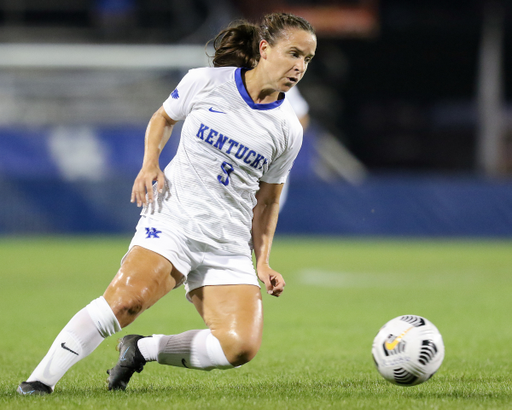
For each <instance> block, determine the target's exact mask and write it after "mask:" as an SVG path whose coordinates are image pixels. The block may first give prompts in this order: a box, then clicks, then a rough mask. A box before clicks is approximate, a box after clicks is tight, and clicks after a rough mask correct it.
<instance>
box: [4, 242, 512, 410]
mask: <svg viewBox="0 0 512 410" xmlns="http://www.w3.org/2000/svg"><path fill="white" fill-rule="evenodd" d="M128 240H129V238H74V237H65V238H29V239H24V238H20V239H16V238H4V239H0V261H1V265H0V266H1V267H0V304H1V311H2V314H3V315H2V321H1V323H2V337H1V338H0V365H1V370H2V371H1V374H0V394H1V396H0V409H27V408H29V409H32V408H33V409H127V408H129V409H130V408H133V409H152V410H154V409H204V408H211V409H329V408H332V409H391V408H400V409H443V410H444V409H510V408H512V320H511V316H512V242H511V241H491V240H489V241H469V240H468V241H455V240H453V241H449V240H438V241H427V240H412V239H411V240H396V241H395V240H360V239H354V240H351V239H291V238H282V237H278V238H276V240H275V244H274V249H273V253H272V259H271V262H272V266H273V267H274V269H277V270H279V271H280V272H281V273H282V274H283V275H284V276H285V279H286V281H287V287H286V290H285V293H284V294H283V296H282V297H281V298H278V299H277V298H273V297H270V296H267V295H264V296H263V299H264V307H265V330H264V340H263V346H262V348H261V350H260V352H259V354H258V356H257V357H256V358H255V359H254V360H253V361H252V362H251V363H249V364H247V365H245V366H243V367H241V368H239V369H234V370H230V371H212V372H199V371H193V370H187V369H181V368H173V367H167V366H161V365H158V364H153V363H151V364H148V365H147V366H146V367H145V370H144V371H143V372H142V373H141V374H136V375H135V376H134V378H133V379H132V381H131V383H130V386H129V387H128V389H127V391H125V392H109V391H107V390H106V385H105V379H106V373H105V371H106V369H108V368H110V367H111V366H112V365H113V364H114V363H115V362H116V360H117V352H116V351H115V345H116V341H117V337H116V336H114V337H112V338H110V339H107V340H106V341H105V342H104V343H103V344H102V345H101V346H100V347H99V348H98V349H97V350H96V351H95V352H94V353H93V354H92V355H91V356H89V357H88V358H87V359H85V360H83V361H81V362H79V363H78V364H77V365H76V366H75V367H73V368H72V369H71V370H70V371H69V372H68V373H67V374H66V376H65V377H64V378H63V379H62V380H61V381H60V383H59V384H58V385H57V387H56V390H55V392H54V394H52V395H50V396H45V397H22V396H19V395H18V394H17V393H16V392H15V390H16V387H17V385H18V383H19V382H21V381H23V380H25V379H26V378H27V377H28V375H29V374H30V373H31V371H32V370H33V368H34V367H35V366H36V365H37V363H38V362H39V360H40V359H41V358H42V357H43V356H44V354H45V353H46V351H47V349H48V348H49V346H50V344H51V342H52V341H53V339H54V337H55V336H56V335H57V333H58V332H59V331H60V330H61V328H62V327H63V326H64V325H65V324H66V323H67V321H68V320H69V318H70V317H71V316H72V315H73V314H74V313H76V312H77V311H78V310H79V309H81V308H82V307H84V306H85V305H86V304H87V303H89V302H90V301H91V300H92V299H94V298H96V297H98V296H100V295H101V294H102V293H103V291H104V289H105V287H106V286H107V285H108V283H109V282H110V280H111V279H112V277H113V275H114V274H115V272H116V271H117V268H118V266H119V260H120V258H121V257H122V255H123V254H124V252H125V249H126V246H127V245H128ZM402 314H417V315H422V316H425V317H427V318H428V319H430V320H431V321H432V322H433V323H434V324H435V325H436V326H437V327H438V329H439V330H440V331H441V333H442V334H443V337H444V343H445V348H446V356H445V360H444V363H443V365H442V366H441V369H440V370H439V372H438V373H437V374H436V375H435V376H434V377H433V378H432V379H431V380H430V381H428V382H427V383H425V384H423V385H420V386H416V387H410V388H404V387H398V386H394V385H391V384H390V383H388V382H386V381H385V380H384V379H382V378H381V377H380V375H379V374H378V373H377V371H376V370H375V368H374V364H373V360H372V357H371V345H372V341H373V338H374V336H375V334H376V333H377V331H378V330H379V328H380V326H382V325H383V324H384V323H385V322H387V321H388V320H390V319H392V318H394V317H396V316H399V315H402ZM202 327H204V326H203V324H202V321H201V319H200V317H199V315H198V314H197V313H196V312H195V310H194V307H193V306H192V305H191V304H190V303H188V302H187V301H186V300H185V297H184V290H183V288H181V289H178V290H175V291H173V292H171V294H169V295H168V296H167V297H166V298H164V299H162V300H161V301H160V302H159V303H158V304H157V305H155V306H154V307H152V308H151V309H150V310H148V311H147V312H146V313H144V314H143V315H142V316H141V317H140V318H139V319H138V320H137V321H136V322H135V323H134V324H132V325H131V326H130V327H128V328H127V329H125V330H123V332H121V333H120V335H125V334H128V333H141V334H151V333H165V334H173V333H179V332H182V331H185V330H188V329H192V328H202Z"/></svg>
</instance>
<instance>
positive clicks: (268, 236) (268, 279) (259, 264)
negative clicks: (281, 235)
mask: <svg viewBox="0 0 512 410" xmlns="http://www.w3.org/2000/svg"><path fill="white" fill-rule="evenodd" d="M282 189H283V184H269V183H266V182H260V189H259V191H258V192H257V194H256V200H257V203H256V206H255V207H254V210H253V214H254V216H253V221H252V240H253V246H254V254H255V256H256V271H257V272H258V277H259V279H260V280H261V281H262V282H263V283H264V284H265V288H266V290H267V293H268V294H269V295H272V296H280V295H281V293H283V290H284V286H285V284H286V283H285V281H284V279H283V276H282V275H281V274H280V273H278V272H276V271H275V270H273V269H272V268H271V267H270V264H269V260H270V249H271V248H272V241H273V239H274V232H275V230H276V226H277V217H278V215H279V198H280V196H281V191H282Z"/></svg>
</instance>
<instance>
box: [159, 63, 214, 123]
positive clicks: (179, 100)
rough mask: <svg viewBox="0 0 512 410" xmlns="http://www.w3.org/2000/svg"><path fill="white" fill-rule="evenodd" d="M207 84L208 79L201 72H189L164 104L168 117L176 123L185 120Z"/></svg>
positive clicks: (195, 70)
mask: <svg viewBox="0 0 512 410" xmlns="http://www.w3.org/2000/svg"><path fill="white" fill-rule="evenodd" d="M207 83H208V77H207V76H205V75H204V73H203V72H202V71H201V70H199V69H192V70H189V72H188V73H187V74H186V75H185V76H184V77H183V78H182V80H181V81H180V82H179V84H178V85H177V87H176V88H175V89H174V90H173V92H172V93H171V94H170V95H169V97H168V98H167V100H165V101H164V103H163V107H164V110H165V112H166V113H167V115H169V117H171V118H172V119H173V120H175V121H181V120H184V119H185V117H186V116H187V115H188V113H189V112H190V111H191V110H192V107H193V104H194V101H196V96H197V94H198V93H199V92H200V91H201V90H203V89H204V88H205V86H206V84H207Z"/></svg>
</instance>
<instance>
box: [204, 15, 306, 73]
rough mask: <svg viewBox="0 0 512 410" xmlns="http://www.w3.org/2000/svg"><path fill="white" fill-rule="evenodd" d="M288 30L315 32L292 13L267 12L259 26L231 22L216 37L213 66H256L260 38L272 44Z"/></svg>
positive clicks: (258, 56)
mask: <svg viewBox="0 0 512 410" xmlns="http://www.w3.org/2000/svg"><path fill="white" fill-rule="evenodd" d="M287 29H299V30H304V31H306V32H309V33H311V34H315V30H314V28H313V27H312V26H311V24H309V23H308V22H307V21H306V20H305V19H303V18H302V17H297V16H294V15H293V14H289V13H272V14H268V15H266V16H265V17H264V18H263V21H262V23H261V25H259V26H258V25H256V24H252V23H249V22H247V21H238V22H235V23H232V24H231V25H230V26H229V27H228V28H226V29H224V30H222V31H221V32H220V33H219V34H218V35H217V37H215V39H214V40H213V48H214V50H215V55H214V56H213V60H212V63H213V66H214V67H242V68H248V69H251V68H254V67H256V64H258V61H259V59H260V51H259V44H260V41H261V40H266V41H267V42H268V43H269V44H270V45H271V46H273V45H275V43H276V42H277V41H278V40H279V39H280V38H281V36H282V35H283V32H284V31H285V30H287Z"/></svg>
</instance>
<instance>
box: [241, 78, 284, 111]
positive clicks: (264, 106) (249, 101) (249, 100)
mask: <svg viewBox="0 0 512 410" xmlns="http://www.w3.org/2000/svg"><path fill="white" fill-rule="evenodd" d="M244 71H245V69H244ZM235 81H236V87H237V88H238V92H239V93H240V95H241V96H242V98H243V99H244V101H245V102H246V103H247V105H248V106H249V107H251V108H252V109H253V110H272V109H274V108H277V107H279V106H280V105H281V104H282V103H283V101H284V98H282V99H279V100H277V101H274V102H272V103H269V104H256V103H255V102H254V101H253V100H252V98H251V96H250V95H249V93H248V92H247V90H246V89H245V85H244V81H243V79H242V68H237V69H236V71H235ZM282 94H283V95H284V93H282Z"/></svg>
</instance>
